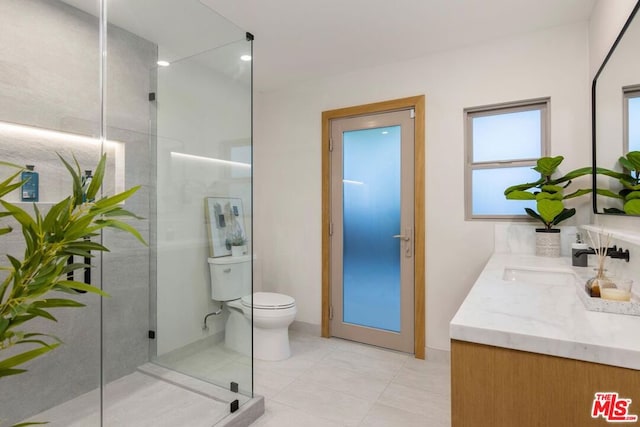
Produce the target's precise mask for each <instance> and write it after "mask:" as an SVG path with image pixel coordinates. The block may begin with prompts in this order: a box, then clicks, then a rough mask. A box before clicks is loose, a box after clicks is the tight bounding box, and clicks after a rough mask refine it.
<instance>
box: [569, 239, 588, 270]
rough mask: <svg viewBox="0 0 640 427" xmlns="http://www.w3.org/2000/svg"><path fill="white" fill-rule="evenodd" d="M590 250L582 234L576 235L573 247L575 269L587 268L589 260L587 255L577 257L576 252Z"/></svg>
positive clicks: (572, 256) (572, 262) (572, 257)
mask: <svg viewBox="0 0 640 427" xmlns="http://www.w3.org/2000/svg"><path fill="white" fill-rule="evenodd" d="M585 249H589V246H588V245H587V244H586V243H584V242H583V241H582V236H580V233H576V241H575V243H573V244H572V245H571V264H572V265H573V266H574V267H586V266H587V262H588V261H589V260H588V256H587V254H582V255H580V256H576V252H578V251H582V250H585Z"/></svg>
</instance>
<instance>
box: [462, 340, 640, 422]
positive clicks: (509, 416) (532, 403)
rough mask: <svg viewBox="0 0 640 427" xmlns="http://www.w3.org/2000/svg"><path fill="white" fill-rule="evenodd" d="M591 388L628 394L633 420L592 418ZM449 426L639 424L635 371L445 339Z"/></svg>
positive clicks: (639, 384)
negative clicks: (448, 365)
mask: <svg viewBox="0 0 640 427" xmlns="http://www.w3.org/2000/svg"><path fill="white" fill-rule="evenodd" d="M596 392H617V393H618V394H619V397H620V398H621V399H622V398H626V399H632V402H631V404H630V406H629V411H628V412H629V414H635V415H638V421H636V422H623V423H620V422H616V423H613V424H611V423H608V422H607V421H606V420H605V419H604V418H603V417H599V418H595V419H594V418H592V417H591V411H592V407H593V401H594V397H595V393H596ZM451 425H452V427H590V426H607V425H619V426H639V427H640V371H637V370H633V369H625V368H619V367H615V366H609V365H601V364H597V363H590V362H583V361H580V360H574V359H566V358H561V357H554V356H548V355H544V354H538V353H528V352H524V351H518V350H511V349H506V348H502V347H493V346H488V345H482V344H475V343H470V342H466V341H458V340H452V341H451Z"/></svg>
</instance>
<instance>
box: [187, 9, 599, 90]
mask: <svg viewBox="0 0 640 427" xmlns="http://www.w3.org/2000/svg"><path fill="white" fill-rule="evenodd" d="M200 2H201V3H203V4H205V5H207V6H209V7H211V8H212V9H214V10H216V11H217V12H218V13H219V14H221V15H223V16H224V17H226V18H228V19H229V20H230V21H232V22H234V23H235V24H237V25H238V26H239V27H241V28H244V29H246V30H247V31H249V32H251V33H252V34H254V36H255V41H254V85H255V88H256V89H257V90H262V91H265V90H273V89H278V88H281V87H283V86H285V85H287V84H288V83H290V82H292V81H301V80H308V79H315V78H322V77H325V76H328V75H333V74H339V73H344V72H348V71H354V70H357V69H361V68H366V67H371V66H376V65H381V64H385V63H391V62H397V61H402V60H407V59H411V58H416V57H420V56H425V55H427V54H429V53H433V52H437V51H442V50H449V49H455V48H460V47H463V46H469V45H473V44H477V43H483V42H487V41H489V40H493V39H498V38H503V37H510V36H514V35H518V34H524V33H528V32H533V31H538V30H541V29H544V28H549V27H554V26H558V25H564V24H568V23H574V22H579V21H586V20H588V19H589V16H590V14H591V10H592V9H593V6H594V4H595V0H391V1H390V0H200Z"/></svg>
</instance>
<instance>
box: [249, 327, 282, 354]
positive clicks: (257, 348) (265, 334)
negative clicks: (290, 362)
mask: <svg viewBox="0 0 640 427" xmlns="http://www.w3.org/2000/svg"><path fill="white" fill-rule="evenodd" d="M253 344H254V345H253V357H255V358H256V359H260V360H268V361H271V362H275V361H278V360H285V359H288V358H289V356H291V347H290V346H289V328H278V329H261V328H256V327H255V326H254V328H253Z"/></svg>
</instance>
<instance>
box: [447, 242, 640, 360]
mask: <svg viewBox="0 0 640 427" xmlns="http://www.w3.org/2000/svg"><path fill="white" fill-rule="evenodd" d="M505 267H523V268H525V269H526V268H536V269H542V270H544V269H548V270H550V271H564V272H574V273H575V272H578V273H579V274H581V275H588V274H589V272H590V269H589V270H586V269H585V268H579V267H575V268H574V267H571V260H570V258H568V257H564V258H544V257H536V256H533V255H514V254H494V255H493V256H492V257H491V259H490V260H489V262H488V263H487V265H486V266H485V268H484V270H483V271H482V273H481V274H480V276H479V277H478V279H477V280H476V282H475V284H474V285H473V288H472V289H471V291H470V292H469V294H468V295H467V297H466V299H465V300H464V302H463V303H462V305H461V306H460V308H459V309H458V312H457V313H456V315H455V316H454V318H453V320H452V321H451V324H450V336H451V338H452V339H456V340H461V341H469V342H474V343H479V344H487V345H492V346H497V347H504V348H510V349H514V350H522V351H529V352H534V353H541V354H548V355H551V356H559V357H566V358H570V359H577V360H584V361H588V362H595V363H602V364H606V365H612V366H620V367H624V368H630V369H635V370H640V317H639V316H630V315H621V314H611V313H601V312H595V311H589V310H587V309H586V308H585V306H584V305H583V303H582V301H581V300H580V299H579V297H578V294H577V290H578V287H577V286H576V284H575V283H564V284H562V283H558V284H541V283H527V282H524V281H506V280H503V274H504V269H505ZM636 286H637V285H636Z"/></svg>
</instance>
